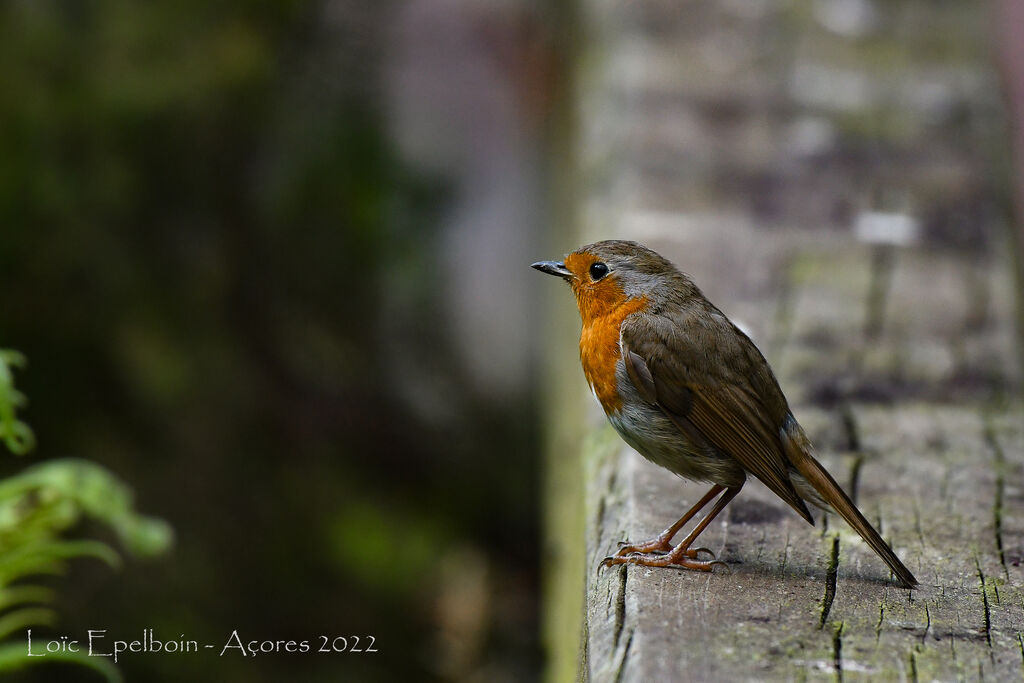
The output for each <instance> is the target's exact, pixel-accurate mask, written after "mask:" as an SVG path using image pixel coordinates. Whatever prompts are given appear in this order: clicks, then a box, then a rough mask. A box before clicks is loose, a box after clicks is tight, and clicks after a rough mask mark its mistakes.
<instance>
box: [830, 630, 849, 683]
mask: <svg viewBox="0 0 1024 683" xmlns="http://www.w3.org/2000/svg"><path fill="white" fill-rule="evenodd" d="M845 625H846V622H843V621H840V622H839V625H838V626H836V630H835V631H833V633H832V666H833V668H834V670H835V673H836V681H837V682H838V683H842V680H843V626H845Z"/></svg>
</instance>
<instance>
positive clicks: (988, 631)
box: [974, 555, 992, 649]
mask: <svg viewBox="0 0 1024 683" xmlns="http://www.w3.org/2000/svg"><path fill="white" fill-rule="evenodd" d="M974 566H975V567H977V569H978V581H979V582H980V584H981V602H982V604H983V605H984V606H985V629H984V630H985V642H986V643H988V647H989V649H991V648H992V613H991V610H990V609H989V605H988V591H987V590H985V573H984V572H983V571H982V570H981V562H980V561H979V560H978V556H977V555H975V556H974Z"/></svg>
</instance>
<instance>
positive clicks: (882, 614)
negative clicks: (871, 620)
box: [875, 594, 885, 643]
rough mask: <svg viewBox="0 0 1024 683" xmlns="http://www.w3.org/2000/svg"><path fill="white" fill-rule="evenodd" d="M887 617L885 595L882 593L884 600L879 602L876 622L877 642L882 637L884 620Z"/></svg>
mask: <svg viewBox="0 0 1024 683" xmlns="http://www.w3.org/2000/svg"><path fill="white" fill-rule="evenodd" d="M884 619H885V595H884V594H883V595H882V601H881V602H879V603H878V621H876V622H875V642H876V643H877V642H878V641H879V640H880V639H881V637H882V621H883V620H884Z"/></svg>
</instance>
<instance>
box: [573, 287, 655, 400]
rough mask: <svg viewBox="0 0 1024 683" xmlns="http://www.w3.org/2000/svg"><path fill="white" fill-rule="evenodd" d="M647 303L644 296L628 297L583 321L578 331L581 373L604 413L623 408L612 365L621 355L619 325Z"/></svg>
mask: <svg viewBox="0 0 1024 683" xmlns="http://www.w3.org/2000/svg"><path fill="white" fill-rule="evenodd" d="M646 306H647V299H646V297H640V298H637V299H629V300H628V301H623V302H622V303H621V304H619V305H618V306H616V307H614V308H612V309H611V310H609V311H607V312H606V313H604V315H600V316H594V317H590V318H589V319H585V320H584V321H583V331H582V332H581V333H580V361H581V362H582V363H583V374H584V375H585V376H586V378H587V382H588V383H589V384H590V388H591V389H593V390H594V394H595V395H597V399H598V400H599V401H600V402H601V407H603V408H604V412H605V413H617V412H618V411H619V410H620V409H621V408H622V399H621V398H620V397H619V392H618V386H617V382H616V379H615V367H616V365H617V363H618V361H619V357H620V356H621V351H620V349H619V328H620V327H621V326H622V321H623V320H625V318H626V316H628V315H630V314H632V313H636V312H637V311H642V310H643V309H644V308H645V307H646Z"/></svg>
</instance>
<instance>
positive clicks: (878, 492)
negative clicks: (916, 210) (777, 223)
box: [583, 231, 1024, 681]
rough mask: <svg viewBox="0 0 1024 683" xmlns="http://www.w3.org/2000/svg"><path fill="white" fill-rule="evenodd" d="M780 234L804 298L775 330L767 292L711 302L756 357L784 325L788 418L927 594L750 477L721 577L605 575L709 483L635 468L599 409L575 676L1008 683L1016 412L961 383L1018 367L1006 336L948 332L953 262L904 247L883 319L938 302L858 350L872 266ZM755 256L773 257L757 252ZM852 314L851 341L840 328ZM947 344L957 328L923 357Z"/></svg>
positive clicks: (855, 254) (1018, 455) (1023, 546)
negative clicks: (617, 553) (605, 560)
mask: <svg viewBox="0 0 1024 683" xmlns="http://www.w3.org/2000/svg"><path fill="white" fill-rule="evenodd" d="M691 235H692V241H691V242H690V243H689V244H688V245H687V246H686V248H682V247H681V246H680V247H678V248H673V247H672V245H671V244H669V243H667V242H666V243H663V244H661V245H660V247H661V248H662V249H663V250H664V251H666V252H668V253H669V254H671V255H672V256H673V257H674V258H675V259H676V260H677V261H678V262H681V263H686V262H687V260H688V259H693V261H694V263H695V264H697V267H696V268H695V269H694V270H699V269H701V268H702V267H704V266H700V265H699V264H701V263H705V264H706V263H711V262H712V261H711V260H709V259H708V258H706V257H707V256H708V255H707V252H706V251H704V250H702V249H701V248H700V246H699V244H700V239H699V237H700V231H697V232H694V233H691ZM709 235H714V237H709ZM703 239H704V240H706V241H709V242H710V243H711V244H712V245H713V243H714V242H715V241H717V240H719V239H722V237H721V233H720V232H714V231H707V232H706V233H705V234H704V236H703ZM777 239H779V240H782V241H783V242H785V241H787V240H793V242H792V243H791V244H790V245H789V248H787V249H785V250H783V253H790V254H794V253H795V254H803V256H801V257H800V258H799V259H797V261H798V262H802V261H803V257H804V256H806V257H807V258H808V259H810V261H808V262H813V263H814V264H815V265H814V267H813V268H810V269H809V270H808V269H805V268H804V267H803V266H799V265H797V266H794V265H793V263H794V261H793V260H791V259H789V260H785V259H784V260H783V262H784V263H785V262H788V263H789V264H790V266H789V267H790V269H791V272H792V269H794V268H795V270H796V271H802V272H798V273H795V276H796V277H798V278H799V279H800V283H799V284H795V283H794V284H792V285H791V286H789V287H787V288H783V289H785V290H787V291H790V292H792V293H793V295H794V297H795V300H794V302H793V303H792V304H787V306H789V307H790V308H791V309H792V310H791V312H790V313H788V314H787V316H785V317H787V318H789V319H787V320H785V321H783V322H780V318H779V315H778V313H777V311H778V308H779V307H778V305H775V306H772V305H769V304H768V303H767V302H763V303H758V300H760V299H762V298H764V299H769V300H770V298H771V296H770V295H767V296H766V295H765V294H764V293H765V292H768V291H772V290H768V289H759V288H756V287H751V288H746V287H741V288H737V289H735V290H733V288H732V287H731V286H729V287H725V288H724V290H726V291H723V292H722V293H723V294H725V295H726V296H724V297H722V296H720V297H716V298H718V299H719V300H720V301H721V300H722V299H723V298H725V299H726V302H724V303H723V305H724V307H725V309H726V312H727V313H731V314H735V315H736V317H737V319H739V320H741V321H742V322H743V323H744V324H745V325H746V327H747V328H748V329H749V330H750V331H751V334H752V335H753V336H754V339H755V340H756V341H759V342H760V343H761V346H762V348H767V349H771V348H772V344H771V342H770V341H769V340H770V339H772V336H773V329H772V328H773V326H776V327H777V326H778V325H785V326H787V327H789V328H790V331H789V332H786V333H782V332H775V333H774V334H775V335H776V336H783V335H784V336H785V338H786V340H787V341H785V342H784V343H781V344H780V345H779V346H777V347H776V350H775V352H774V353H773V354H770V355H772V356H774V358H771V360H773V361H775V365H776V367H778V368H779V370H780V379H781V381H782V383H783V386H784V388H786V389H789V390H790V391H789V393H790V395H791V397H792V398H793V399H794V406H795V413H796V415H797V417H798V419H800V421H801V422H802V424H803V425H804V426H805V428H806V429H807V430H808V432H809V434H810V435H811V437H812V439H813V440H814V441H815V443H816V445H817V446H818V449H819V453H820V456H821V460H822V461H823V462H824V463H825V465H826V467H828V468H829V470H830V471H832V472H833V474H834V475H835V476H836V477H837V478H838V479H839V481H840V482H841V483H843V484H844V486H845V487H846V488H847V490H849V491H851V492H853V493H854V495H855V496H856V500H857V502H858V504H859V505H860V506H861V508H862V510H863V511H864V512H865V514H866V515H867V516H868V518H869V519H871V520H872V521H873V522H875V523H876V524H877V526H878V528H879V529H880V531H881V532H882V533H883V535H884V536H885V537H886V538H887V540H889V541H890V543H891V544H892V545H893V547H894V548H895V549H896V550H897V552H898V553H899V554H900V556H901V557H903V558H904V561H905V562H906V564H907V565H908V566H909V567H910V569H911V570H912V571H913V572H914V573H915V574H916V575H917V577H918V579H919V580H920V581H921V583H922V587H921V589H920V590H917V591H913V592H911V591H906V590H901V589H899V588H897V587H896V586H895V585H894V584H893V583H892V582H891V581H890V577H889V572H888V570H887V569H886V567H885V566H884V564H882V562H881V561H880V560H879V559H878V558H876V557H875V556H874V553H873V552H872V551H871V550H870V549H869V548H867V547H866V546H865V545H864V544H863V543H862V542H861V541H860V539H859V537H858V536H857V535H856V533H854V532H853V531H851V530H850V529H849V528H848V527H846V526H845V524H844V523H843V522H842V521H841V520H839V519H838V518H836V517H834V516H831V515H830V516H827V519H825V520H821V519H820V518H819V525H818V527H817V528H814V527H810V526H808V525H807V524H806V523H805V522H803V521H802V520H800V519H799V518H798V517H797V516H796V515H795V514H792V513H791V512H790V511H789V510H788V509H787V508H786V506H785V505H784V504H782V503H781V502H779V501H778V500H777V499H775V498H774V496H773V495H772V494H771V493H770V492H769V491H767V489H765V488H764V487H763V486H761V485H760V484H759V483H757V482H754V481H752V482H751V483H749V484H748V485H747V487H745V489H744V491H743V493H742V494H741V495H740V497H738V498H737V499H736V501H734V502H733V503H732V504H731V505H730V507H729V508H727V510H728V513H729V514H728V516H727V517H726V518H725V519H724V520H723V521H722V523H720V524H713V525H712V526H711V527H709V528H708V530H707V531H706V532H705V534H704V535H702V537H701V541H702V543H703V544H705V545H707V546H708V547H710V548H711V549H712V550H714V551H715V552H716V553H717V554H718V556H719V558H720V559H722V560H724V561H725V562H727V563H728V564H729V565H730V567H731V571H730V572H724V571H716V572H714V573H713V574H710V575H708V574H697V573H693V572H685V571H681V570H656V569H648V568H638V567H617V568H615V569H613V570H603V571H598V570H597V569H596V567H597V563H598V562H599V561H600V559H601V557H604V556H605V555H607V554H610V553H611V552H613V551H614V549H615V548H616V543H617V542H618V541H620V540H624V539H641V538H647V537H650V536H653V535H654V534H655V533H657V532H658V531H659V530H660V529H661V528H663V527H664V526H666V525H667V524H669V523H670V522H671V521H673V520H674V518H675V517H677V516H678V515H679V514H681V513H682V512H683V511H685V509H686V508H687V507H688V505H689V504H690V503H692V502H693V501H694V500H696V499H697V498H698V497H700V495H701V494H702V493H703V492H704V490H705V489H706V487H705V486H701V485H697V484H691V483H686V482H682V481H681V480H679V479H677V478H676V477H674V476H673V475H671V474H669V473H667V472H665V471H664V470H661V469H660V468H658V467H656V466H653V465H651V464H650V463H647V462H646V461H644V460H643V459H642V458H640V457H639V456H638V455H636V454H635V453H632V452H631V451H629V450H628V449H627V448H625V447H623V446H622V444H621V442H620V441H619V439H618V437H617V436H616V435H615V434H614V433H613V432H611V431H610V430H608V429H607V428H603V427H596V425H599V424H600V417H599V416H594V420H595V428H597V429H599V430H600V433H601V436H600V437H598V438H597V439H596V440H595V441H594V442H593V443H591V444H590V445H588V446H587V447H586V449H585V481H586V482H587V486H588V489H587V493H586V507H585V509H586V520H587V559H588V574H587V582H588V599H587V615H586V626H585V630H586V649H585V661H584V663H583V666H584V670H585V672H586V673H587V674H588V676H589V677H590V678H591V679H592V680H595V681H604V680H625V681H647V680H679V679H690V680H744V679H748V680H764V679H772V680H778V679H781V680H789V679H802V678H805V677H806V678H815V677H822V676H824V677H833V676H835V675H836V673H835V672H836V667H837V666H839V667H840V670H841V671H843V672H844V673H845V674H847V675H854V674H872V675H878V676H880V677H881V678H883V679H885V680H961V679H967V680H974V679H982V678H989V679H994V680H1016V679H1020V678H1021V677H1022V676H1024V643H1022V641H1021V633H1022V632H1024V569H1022V568H1021V561H1022V560H1024V412H1022V410H1021V406H1020V404H1019V403H1016V402H1012V401H1010V402H1005V401H1003V402H1001V401H998V400H992V398H991V397H992V394H984V395H983V394H980V393H976V392H973V391H967V390H965V389H964V388H963V387H961V386H959V384H958V382H960V381H962V378H964V377H973V376H977V375H978V374H979V373H980V374H981V375H984V374H985V373H986V372H988V371H990V370H993V368H992V367H989V364H990V363H1000V362H1002V360H1001V359H1005V358H1007V357H1012V353H1010V350H1009V348H1005V349H1003V350H1002V351H1001V352H1000V351H999V349H998V348H991V347H990V344H995V345H996V346H998V340H999V339H1001V338H1002V337H1003V335H1002V334H1000V333H999V332H998V329H999V328H1000V327H1001V326H1002V325H1001V324H999V323H997V322H996V320H997V318H993V317H990V318H989V320H990V322H989V324H988V325H986V326H985V327H984V328H982V327H979V328H976V329H973V330H970V331H962V327H961V326H960V325H959V324H958V322H957V321H958V320H959V321H962V320H964V319H965V318H964V316H966V317H970V316H971V315H972V314H971V312H970V308H969V307H968V306H967V305H966V303H965V302H963V301H961V304H962V305H961V306H958V304H957V302H958V297H957V296H956V292H962V291H963V288H962V287H957V286H955V284H956V283H955V279H956V277H958V275H957V272H958V271H957V269H956V268H955V267H953V266H954V265H955V261H956V258H955V257H953V256H949V257H947V258H945V259H943V258H941V257H938V256H935V255H932V256H929V257H927V258H924V257H923V256H922V254H920V253H915V251H913V250H905V251H903V252H901V253H898V254H896V255H895V259H894V262H893V263H894V268H895V271H894V273H893V281H894V285H893V289H892V291H891V293H890V294H889V296H888V297H887V298H888V301H887V306H886V307H887V309H889V314H888V316H887V318H888V317H891V316H892V315H893V312H894V311H900V310H902V307H903V306H907V305H910V303H911V302H910V301H906V302H902V303H901V302H900V300H901V297H902V296H903V294H906V293H908V292H913V291H914V290H915V289H917V288H918V287H921V288H923V289H924V290H930V293H929V292H927V291H922V292H919V294H920V296H915V298H914V300H913V304H914V309H913V311H911V310H907V312H906V314H904V315H901V316H900V317H899V319H898V323H897V321H890V322H888V323H883V324H882V325H881V329H880V333H879V336H878V337H877V338H876V339H874V340H872V341H871V342H865V341H864V336H863V324H862V319H863V315H864V314H865V311H866V304H865V301H864V298H865V296H866V292H868V291H870V290H871V285H870V278H869V277H864V278H858V277H854V275H855V274H856V273H858V272H861V271H863V272H865V273H868V272H870V267H869V264H870V262H871V254H870V251H869V250H865V249H863V248H861V247H858V246H857V245H856V244H855V243H853V242H852V241H851V243H850V244H848V245H847V247H846V248H845V249H841V248H839V247H840V246H841V245H840V244H835V245H831V246H829V248H828V249H827V250H825V251H817V252H816V251H815V250H814V249H813V248H809V247H808V246H807V242H808V241H811V242H813V241H814V239H813V235H801V234H799V233H794V234H791V235H789V236H777ZM705 249H714V246H705ZM789 249H792V250H793V251H789ZM805 249H810V251H809V252H804V251H802V250H805ZM758 261H759V262H771V261H772V259H771V257H770V255H769V254H767V253H764V254H762V255H761V257H760V258H759V259H758ZM944 261H945V264H943V262H944ZM858 263H860V264H861V267H857V264H858ZM747 272H751V271H750V270H747ZM943 273H945V274H946V275H943ZM999 273H1000V270H998V269H996V270H993V271H990V272H989V273H988V275H987V277H986V282H987V283H989V284H988V285H986V286H990V287H991V288H993V289H998V288H999V287H1001V286H1002V284H1001V282H1000V280H1001V279H1002V277H1003V276H1002V275H999ZM960 276H963V271H960ZM1007 276H1008V275H1007ZM697 277H699V275H698V276H697ZM946 277H949V278H953V280H954V281H952V282H945V281H944V279H945V278H946ZM712 282H714V279H713V278H712ZM915 283H916V284H915ZM727 290H733V291H736V292H742V291H746V292H748V293H749V294H750V296H749V297H747V299H748V300H747V304H746V305H744V302H743V301H741V300H729V297H728V296H727V295H728V291H727ZM775 291H777V290H775ZM858 292H859V293H860V301H858V300H857V299H858ZM709 295H710V296H714V294H711V293H710V292H709ZM988 300H989V301H990V302H995V301H997V300H998V299H997V298H989V299H988ZM1003 300H1005V299H1003ZM844 310H845V311H846V315H843V314H842V311H844ZM759 311H760V312H762V314H760V315H759ZM1005 313H1006V312H1005V311H1003V312H1002V313H1000V314H999V317H1000V318H1002V319H1004V320H1005V318H1003V316H1004V315H1005ZM858 318H860V319H861V322H858V323H857V324H852V325H850V328H849V329H844V324H843V320H857V319H858ZM1006 324H1008V322H1007V323H1006ZM935 326H938V329H932V328H933V327H935ZM953 329H957V330H961V332H960V333H958V335H950V336H949V337H947V338H946V339H945V344H941V343H937V341H936V335H939V336H941V334H942V331H943V330H953ZM829 335H836V338H835V339H833V340H832V341H831V342H828V341H827V340H826V336H829ZM919 338H920V339H921V341H920V343H918V341H917V340H918V339H919ZM961 345H966V346H967V347H969V348H972V349H973V348H974V347H975V346H976V347H977V348H976V349H974V350H972V351H962V350H957V348H955V347H958V346H961ZM858 358H862V359H863V360H857V359H858ZM960 363H965V364H967V365H959V364H960ZM858 365H859V369H857V370H855V371H851V370H849V369H850V368H857V367H858ZM822 378H825V380H828V381H825V380H822ZM837 378H838V379H837ZM894 378H898V379H894ZM815 380H819V381H821V382H822V383H825V384H829V385H831V383H832V382H833V381H834V382H835V383H838V384H840V385H845V386H842V387H839V388H835V387H832V386H826V387H825V388H821V387H820V386H815V384H814V381H815ZM996 395H999V394H998V393H997V394H996ZM950 396H951V397H953V398H954V399H955V400H946V398H947V397H950Z"/></svg>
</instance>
